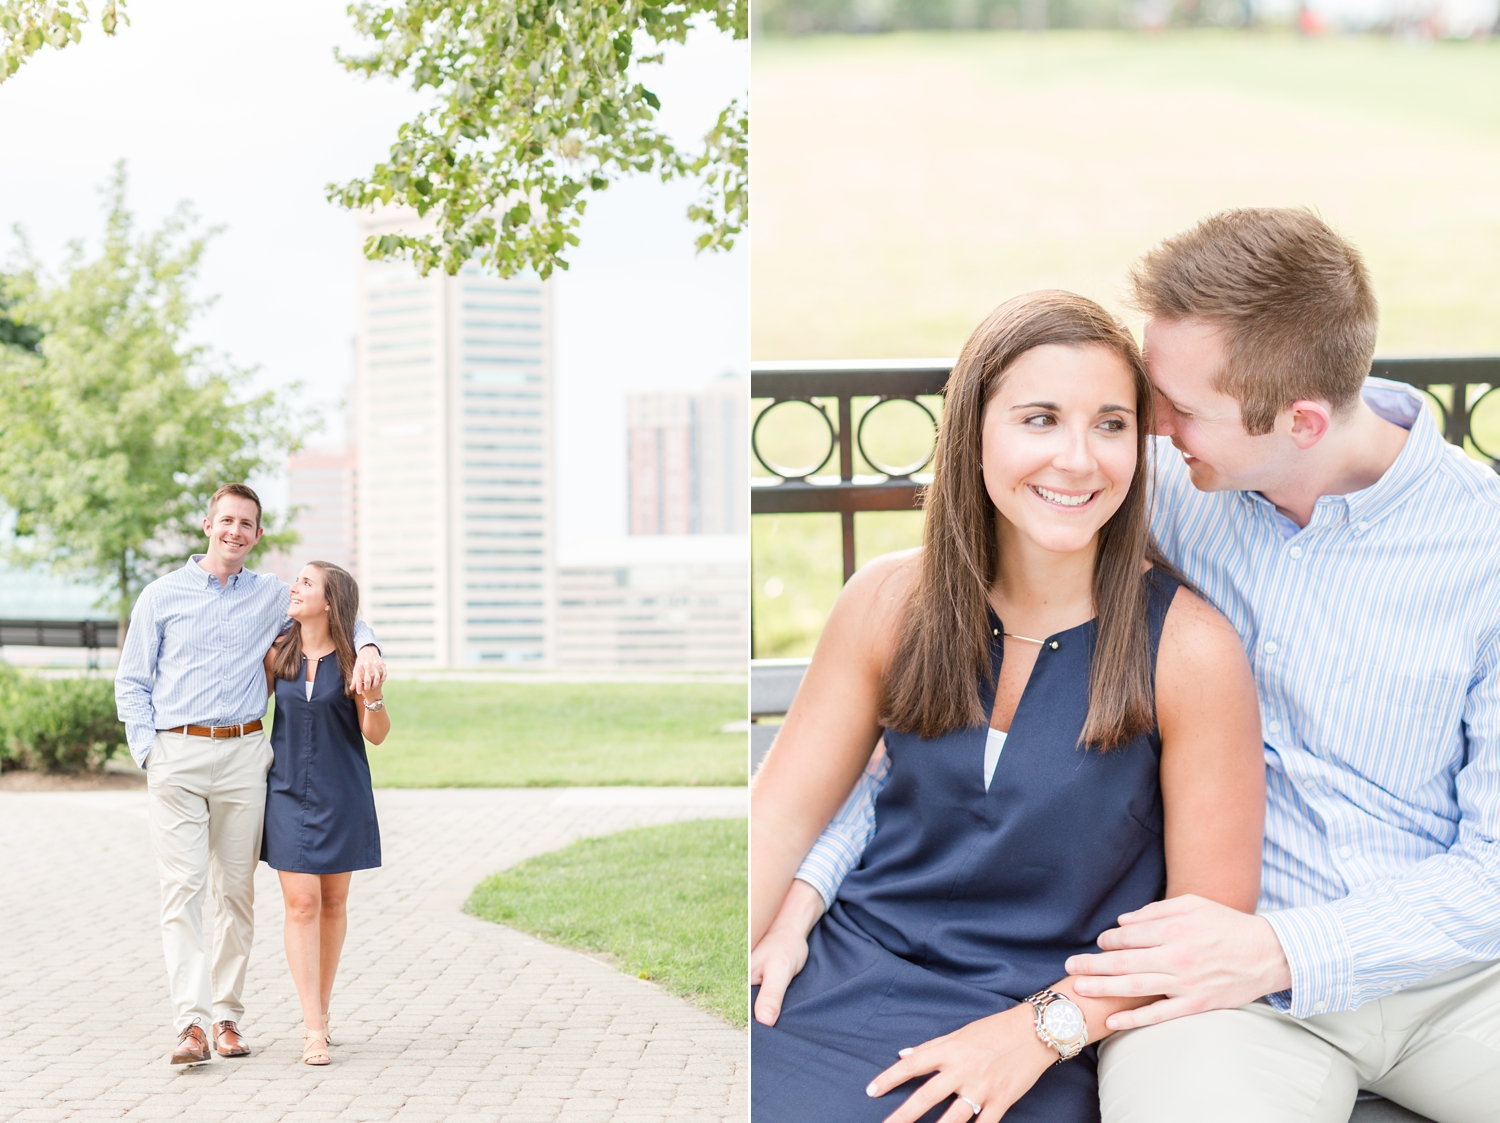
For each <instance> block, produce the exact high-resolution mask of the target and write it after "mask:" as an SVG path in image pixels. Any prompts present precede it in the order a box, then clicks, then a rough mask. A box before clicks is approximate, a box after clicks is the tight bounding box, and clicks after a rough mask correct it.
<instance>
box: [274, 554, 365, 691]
mask: <svg viewBox="0 0 1500 1123" xmlns="http://www.w3.org/2000/svg"><path fill="white" fill-rule="evenodd" d="M307 564H308V565H310V566H312V567H313V568H314V569H316V570H318V571H319V572H321V573H322V574H323V596H324V598H325V599H326V600H327V601H328V634H329V636H330V637H331V638H332V639H333V650H334V654H336V655H337V656H338V658H339V675H340V676H341V677H342V678H343V680H344V693H345V694H349V693H351V691H350V689H349V684H350V683H351V682H353V681H354V618H355V617H356V616H357V615H358V614H359V584H358V583H357V582H356V581H355V580H354V578H353V577H351V576H350V575H349V571H348V570H346V569H344V568H343V567H342V566H337V565H334V564H333V563H332V562H325V561H315V562H308V563H307ZM276 646H277V648H278V651H277V654H276V661H275V663H274V664H272V666H273V669H274V673H275V675H276V677H277V678H284V679H293V680H295V679H299V678H301V677H302V625H301V623H299V622H298V621H296V620H293V621H292V626H291V627H290V628H288V629H287V630H286V631H285V632H283V633H282V634H281V638H279V639H278V640H277V641H276Z"/></svg>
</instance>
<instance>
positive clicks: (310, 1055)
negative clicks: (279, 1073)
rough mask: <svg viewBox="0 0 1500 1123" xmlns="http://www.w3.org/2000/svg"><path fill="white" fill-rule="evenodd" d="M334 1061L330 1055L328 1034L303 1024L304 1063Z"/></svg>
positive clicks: (328, 1062) (324, 1063) (322, 1063)
mask: <svg viewBox="0 0 1500 1123" xmlns="http://www.w3.org/2000/svg"><path fill="white" fill-rule="evenodd" d="M332 1061H333V1058H332V1057H330V1056H329V1055H328V1034H327V1033H326V1032H322V1031H319V1030H316V1029H308V1028H307V1027H306V1026H303V1027H302V1063H303V1064H305V1065H326V1064H330V1063H331V1062H332Z"/></svg>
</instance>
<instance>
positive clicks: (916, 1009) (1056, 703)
mask: <svg viewBox="0 0 1500 1123" xmlns="http://www.w3.org/2000/svg"><path fill="white" fill-rule="evenodd" d="M1145 581H1146V583H1147V588H1148V590H1149V603H1148V612H1149V618H1150V635H1151V662H1152V667H1153V669H1154V667H1155V663H1156V651H1157V646H1158V643H1159V641H1160V638H1161V625H1162V620H1163V619H1164V618H1165V616H1166V612H1167V608H1168V606H1169V605H1170V604H1171V601H1172V597H1173V596H1174V595H1175V593H1176V591H1177V583H1176V581H1174V580H1173V579H1172V578H1171V577H1169V576H1167V575H1166V574H1162V573H1160V572H1159V571H1157V570H1152V571H1151V572H1150V573H1149V574H1147V575H1146V577H1145ZM990 627H991V631H992V632H994V633H996V634H995V635H994V639H993V642H992V643H991V648H990V661H991V672H992V673H991V677H990V679H989V681H988V682H985V683H982V684H981V689H982V700H983V704H984V708H985V709H986V710H990V709H992V708H993V706H994V694H995V683H996V682H997V681H998V679H999V674H1000V661H1001V658H1002V656H1003V655H1004V640H1003V638H1002V637H1001V636H1000V635H999V634H998V633H1000V632H1002V631H1003V630H1004V629H1003V627H1002V626H1001V623H1000V621H999V619H998V618H997V617H996V616H995V615H994V613H990ZM1094 638H1095V628H1094V624H1093V622H1092V621H1090V622H1089V623H1086V624H1082V625H1080V626H1079V627H1076V628H1072V629H1070V630H1068V631H1066V632H1059V633H1058V634H1056V635H1054V636H1049V637H1047V642H1046V643H1045V644H1044V645H1043V647H1042V649H1041V652H1040V653H1039V654H1038V655H1037V660H1036V666H1035V668H1034V669H1033V670H1032V672H1031V677H1030V680H1029V681H1028V682H1027V684H1026V689H1025V691H1024V692H1023V693H1022V695H1021V700H1020V703H1019V705H1018V706H1017V707H1016V713H1015V717H1014V718H1013V719H1012V720H1011V726H1010V732H1009V734H1008V736H1007V737H1006V740H1005V745H1004V748H1003V750H1002V751H1001V753H1000V760H999V763H998V765H997V766H996V768H995V774H994V779H993V780H992V781H991V784H990V787H989V790H988V791H986V790H985V783H984V747H985V740H986V738H987V736H988V730H987V729H986V728H985V727H982V726H981V727H977V728H973V729H961V730H957V731H955V732H952V733H948V734H946V735H944V736H942V737H938V738H935V739H934V740H930V741H928V740H923V739H922V738H920V737H917V736H915V735H913V734H909V733H900V732H896V731H894V730H889V729H887V730H886V731H885V745H886V751H887V752H888V753H889V755H890V760H891V771H890V775H889V777H888V779H887V780H886V783H885V786H884V788H882V789H881V792H880V795H879V797H878V798H877V800H876V803H875V834H874V836H873V837H872V838H871V840H870V844H869V846H868V848H867V849H866V850H865V853H864V857H863V859H862V861H861V862H860V865H859V868H858V869H856V870H854V871H853V872H852V873H850V874H849V876H848V877H847V878H845V879H844V883H843V885H842V886H841V887H840V888H839V893H838V898H837V899H836V900H835V901H834V904H833V907H832V908H831V909H829V911H828V913H827V915H826V916H824V918H823V919H822V920H821V921H819V922H818V924H817V926H816V927H815V928H814V929H813V931H812V935H811V936H810V937H809V939H808V957H807V966H806V967H804V968H803V970H802V972H801V974H799V975H798V976H797V977H796V978H795V979H793V980H792V983H791V986H790V987H788V988H787V993H786V999H785V1002H784V1004H783V1006H782V1012H781V1017H780V1018H779V1019H778V1020H777V1023H776V1025H774V1026H764V1025H761V1024H760V1023H759V1022H757V1021H754V1020H752V1021H751V1023H750V1024H751V1054H750V1057H751V1113H752V1117H753V1119H754V1120H755V1121H756V1123H878V1121H879V1120H882V1119H884V1118H885V1117H886V1116H887V1115H889V1114H890V1113H891V1112H893V1111H895V1110H896V1109H897V1108H898V1107H899V1106H900V1105H901V1104H902V1103H903V1102H904V1101H905V1099H906V1097H907V1095H908V1094H909V1093H910V1092H912V1091H913V1090H914V1089H916V1088H917V1087H919V1086H920V1084H921V1083H922V1081H923V1080H925V1079H926V1077H923V1078H921V1079H919V1080H913V1081H909V1082H908V1083H907V1084H905V1085H903V1086H902V1087H900V1088H898V1089H895V1090H894V1091H892V1092H889V1093H887V1094H886V1095H885V1096H882V1097H881V1098H880V1099H870V1098H869V1097H867V1096H866V1095H865V1092H864V1088H865V1085H866V1084H868V1083H869V1082H870V1081H871V1080H872V1079H874V1077H875V1076H876V1075H877V1074H878V1073H880V1072H882V1071H883V1070H885V1069H886V1068H889V1067H890V1066H891V1065H893V1064H895V1063H896V1060H897V1057H896V1052H897V1050H898V1049H902V1048H905V1047H907V1046H912V1045H920V1044H921V1043H922V1042H924V1041H927V1040H930V1039H931V1038H934V1037H940V1036H942V1035H943V1034H945V1033H952V1032H953V1031H954V1030H956V1029H958V1028H960V1027H961V1026H964V1025H966V1024H968V1023H969V1022H972V1021H975V1020H976V1019H979V1018H984V1017H988V1016H989V1015H991V1014H994V1013H998V1012H999V1011H1001V1010H1006V1009H1009V1008H1010V1007H1012V1006H1014V1005H1016V1003H1018V1002H1022V1001H1024V1000H1025V999H1026V997H1027V996H1028V995H1031V994H1034V993H1036V992H1037V991H1038V990H1041V989H1042V988H1043V987H1045V986H1050V985H1052V984H1053V983H1055V982H1057V981H1058V980H1059V979H1062V978H1064V977H1066V975H1067V972H1066V971H1065V970H1064V969H1063V963H1064V962H1065V961H1066V960H1067V958H1068V956H1070V955H1073V954H1075V953H1079V952H1090V951H1097V950H1098V948H1097V946H1096V945H1095V943H1094V941H1095V939H1097V938H1098V936H1099V933H1101V932H1103V931H1104V930H1105V929H1106V928H1112V927H1114V926H1115V920H1116V917H1118V916H1119V915H1120V914H1121V913H1123V912H1129V911H1131V910H1132V909H1138V908H1140V907H1142V906H1143V905H1146V904H1148V903H1150V902H1151V901H1154V900H1157V899H1159V898H1160V897H1161V896H1162V894H1163V893H1164V892H1165V890H1166V859H1165V855H1164V852H1163V848H1162V805H1161V785H1160V781H1159V778H1158V775H1157V764H1158V761H1159V759H1160V755H1161V739H1160V737H1159V736H1158V735H1157V733H1156V731H1155V730H1154V729H1153V730H1152V731H1151V732H1150V733H1149V734H1143V735H1141V736H1139V737H1137V738H1136V739H1135V740H1134V741H1131V742H1129V743H1128V744H1125V745H1121V746H1119V747H1118V748H1115V749H1111V750H1110V751H1109V752H1106V753H1101V752H1098V751H1097V750H1093V749H1083V748H1079V747H1078V737H1079V734H1080V733H1081V732H1082V730H1083V723H1084V719H1085V717H1086V716H1087V714H1088V700H1089V661H1090V657H1091V655H1092V652H1093V647H1094ZM1054 640H1055V641H1056V643H1057V647H1056V648H1055V649H1054V648H1053V647H1052V646H1051V643H1052V641H1054ZM1096 1066H1097V1057H1096V1053H1095V1048H1094V1046H1092V1045H1090V1046H1089V1047H1088V1048H1086V1049H1085V1050H1084V1051H1083V1052H1082V1053H1081V1054H1080V1055H1079V1056H1078V1057H1076V1058H1075V1059H1073V1060H1070V1061H1067V1062H1066V1063H1064V1064H1061V1065H1054V1066H1052V1067H1051V1068H1049V1069H1048V1070H1047V1071H1046V1072H1045V1073H1044V1074H1043V1075H1042V1077H1041V1079H1040V1080H1038V1081H1037V1083H1036V1084H1035V1085H1034V1086H1033V1087H1032V1089H1031V1090H1030V1091H1029V1092H1028V1093H1027V1094H1026V1095H1024V1096H1023V1097H1021V1099H1020V1100H1019V1101H1017V1103H1016V1104H1015V1106H1014V1107H1012V1108H1011V1109H1010V1110H1009V1111H1008V1112H1006V1114H1005V1123H1021V1121H1022V1120H1027V1121H1034V1123H1096V1121H1097V1120H1098V1119H1099V1096H1098V1086H1097V1077H1096ZM952 1102H953V1101H952V1099H951V1098H950V1099H948V1100H946V1101H944V1102H943V1103H941V1104H939V1105H938V1106H937V1107H935V1108H933V1109H932V1110H931V1111H929V1112H928V1113H927V1114H926V1115H924V1116H923V1117H922V1118H923V1119H924V1120H935V1119H937V1118H938V1117H939V1116H940V1115H941V1114H942V1112H943V1111H945V1110H946V1109H947V1107H948V1106H949V1105H950V1104H951V1103H952Z"/></svg>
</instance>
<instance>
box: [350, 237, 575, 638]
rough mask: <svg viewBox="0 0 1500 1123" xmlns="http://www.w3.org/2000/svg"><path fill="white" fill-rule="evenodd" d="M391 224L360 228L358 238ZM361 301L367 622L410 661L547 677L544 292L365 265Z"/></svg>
mask: <svg viewBox="0 0 1500 1123" xmlns="http://www.w3.org/2000/svg"><path fill="white" fill-rule="evenodd" d="M398 221H402V220H396V219H389V218H385V217H377V218H373V219H368V220H366V221H365V222H364V223H363V229H362V235H366V236H367V235H369V234H379V233H383V232H387V231H389V230H391V229H393V228H394V227H395V226H396V225H397V223H398ZM404 221H411V220H410V219H407V220H404ZM359 300H360V320H359V338H358V341H357V344H356V361H355V372H356V373H355V379H356V383H357V386H356V392H355V395H354V401H355V429H356V438H355V439H356V442H357V444H358V448H359V489H360V503H359V508H360V509H359V522H360V540H359V574H360V588H361V593H362V612H363V614H364V616H365V618H366V619H367V620H368V621H369V622H370V624H371V625H372V626H373V627H374V628H375V630H376V632H377V634H378V635H379V636H380V639H381V643H382V646H383V647H384V649H385V652H386V654H387V656H388V657H389V658H391V659H393V660H397V661H400V662H403V663H409V664H419V665H421V664H425V665H427V666H433V667H455V666H465V665H469V666H474V665H489V666H505V665H520V666H544V665H550V663H551V662H552V660H553V657H554V653H553V648H554V632H555V625H554V613H555V608H554V604H555V596H554V591H553V580H554V578H553V553H554V520H553V497H552V488H553V470H552V458H553V449H552V313H551V294H550V286H549V285H548V284H546V283H545V282H542V281H540V280H538V279H536V278H535V277H516V278H510V279H505V280H502V279H500V278H498V277H495V276H492V275H488V274H486V273H484V272H482V271H481V270H480V269H478V268H477V267H474V266H466V267H465V268H464V269H463V270H462V271H461V272H459V274H458V275H457V276H453V277H449V276H446V275H442V274H433V275H431V276H428V277H426V278H423V277H419V276H418V275H417V274H416V272H415V271H414V269H413V268H412V266H411V265H410V264H408V263H406V262H390V263H385V262H371V261H366V262H364V264H363V266H362V269H361V279H360V291H359Z"/></svg>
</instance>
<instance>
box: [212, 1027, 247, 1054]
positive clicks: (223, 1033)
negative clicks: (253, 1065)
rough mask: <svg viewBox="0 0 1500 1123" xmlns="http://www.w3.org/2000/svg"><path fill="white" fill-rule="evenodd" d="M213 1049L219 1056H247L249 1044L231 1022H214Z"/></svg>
mask: <svg viewBox="0 0 1500 1123" xmlns="http://www.w3.org/2000/svg"><path fill="white" fill-rule="evenodd" d="M214 1050H215V1051H216V1052H217V1053H218V1054H219V1056H221V1057H248V1056H249V1055H250V1046H248V1045H246V1044H245V1039H244V1038H243V1037H241V1036H240V1031H239V1028H238V1027H237V1026H236V1025H235V1024H234V1023H233V1022H215V1023H214Z"/></svg>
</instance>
